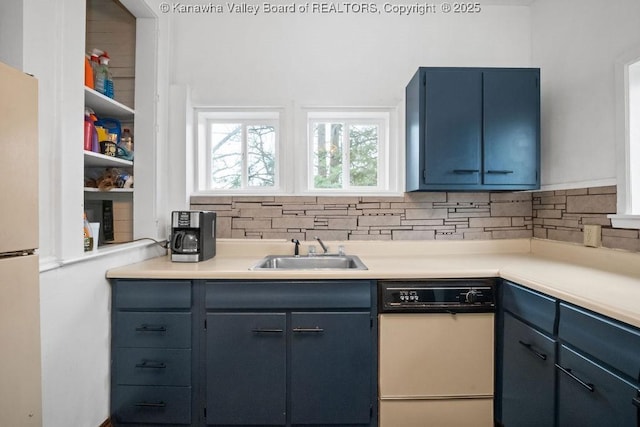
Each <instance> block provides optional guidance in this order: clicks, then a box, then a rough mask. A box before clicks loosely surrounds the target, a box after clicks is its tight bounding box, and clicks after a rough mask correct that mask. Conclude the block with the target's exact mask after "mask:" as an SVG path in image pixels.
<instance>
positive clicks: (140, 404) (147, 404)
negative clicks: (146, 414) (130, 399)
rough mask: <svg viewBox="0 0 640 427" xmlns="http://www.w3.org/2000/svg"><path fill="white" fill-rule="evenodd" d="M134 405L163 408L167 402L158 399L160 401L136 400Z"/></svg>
mask: <svg viewBox="0 0 640 427" xmlns="http://www.w3.org/2000/svg"><path fill="white" fill-rule="evenodd" d="M134 405H135V406H141V407H145V408H164V407H165V406H167V404H166V403H164V402H163V401H160V402H136V403H135V404H134Z"/></svg>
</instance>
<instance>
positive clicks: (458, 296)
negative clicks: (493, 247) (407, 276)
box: [378, 279, 496, 313]
mask: <svg viewBox="0 0 640 427" xmlns="http://www.w3.org/2000/svg"><path fill="white" fill-rule="evenodd" d="M378 286H379V291H380V298H379V301H380V305H381V306H380V312H403V313H411V312H413V313H428V312H434V313H438V312H440V313H447V312H448V313H458V312H460V313H470V312H476V313H477V312H493V311H495V306H496V300H495V280H494V279H464V280H458V279H456V280H448V279H441V280H412V281H404V280H403V281H396V280H385V281H379V282H378Z"/></svg>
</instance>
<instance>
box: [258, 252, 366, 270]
mask: <svg viewBox="0 0 640 427" xmlns="http://www.w3.org/2000/svg"><path fill="white" fill-rule="evenodd" d="M250 270H367V266H366V265H364V263H363V262H362V261H361V260H360V258H358V257H357V256H355V255H316V256H297V257H296V256H290V255H269V256H266V257H264V258H262V259H261V260H260V261H259V262H258V263H257V264H255V265H254V266H252V267H251V268H250Z"/></svg>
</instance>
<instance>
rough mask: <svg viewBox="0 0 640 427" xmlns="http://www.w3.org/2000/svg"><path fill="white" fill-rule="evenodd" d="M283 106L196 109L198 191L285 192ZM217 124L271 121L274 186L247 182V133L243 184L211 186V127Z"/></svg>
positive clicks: (269, 123) (200, 193) (243, 150)
mask: <svg viewBox="0 0 640 427" xmlns="http://www.w3.org/2000/svg"><path fill="white" fill-rule="evenodd" d="M282 115H283V114H282V109H280V108H251V109H249V108H226V107H217V108H196V109H195V123H196V128H197V131H196V153H197V155H196V165H195V166H196V167H195V184H196V185H195V187H196V188H195V190H196V191H195V194H199V195H207V194H217V195H219V194H237V195H242V194H244V195H252V194H259V195H265V194H278V193H282V192H283V188H282V182H283V176H282V173H283V172H282V170H283V169H284V168H283V167H282V165H283V164H284V162H283V159H282V156H281V153H283V152H284V151H285V150H283V149H282V147H283V137H282V135H283V132H282ZM214 123H239V124H242V125H243V127H244V126H247V125H254V124H257V125H260V124H267V125H271V126H273V127H274V128H275V133H276V144H275V166H274V170H275V171H274V175H275V176H274V185H273V186H271V187H260V186H251V187H250V186H249V185H248V183H247V178H248V176H247V137H246V132H244V133H243V134H244V136H243V139H242V145H243V147H242V187H241V188H230V189H220V188H212V187H211V154H210V153H211V143H212V142H211V132H209V129H210V127H211V125H212V124H214Z"/></svg>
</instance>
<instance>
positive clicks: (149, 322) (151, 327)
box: [113, 311, 191, 348]
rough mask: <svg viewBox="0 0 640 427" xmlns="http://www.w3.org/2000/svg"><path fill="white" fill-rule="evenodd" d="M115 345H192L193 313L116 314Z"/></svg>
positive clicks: (177, 346) (164, 346)
mask: <svg viewBox="0 0 640 427" xmlns="http://www.w3.org/2000/svg"><path fill="white" fill-rule="evenodd" d="M115 323H116V324H115V328H114V333H115V336H114V337H113V339H114V341H115V346H116V347H158V348H191V313H173V312H131V311H118V312H116V313H115Z"/></svg>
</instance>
